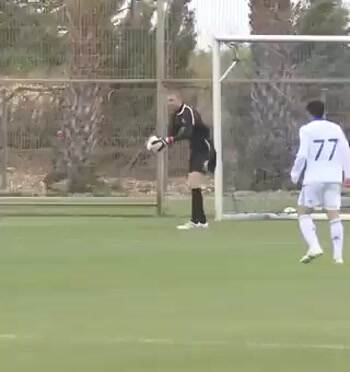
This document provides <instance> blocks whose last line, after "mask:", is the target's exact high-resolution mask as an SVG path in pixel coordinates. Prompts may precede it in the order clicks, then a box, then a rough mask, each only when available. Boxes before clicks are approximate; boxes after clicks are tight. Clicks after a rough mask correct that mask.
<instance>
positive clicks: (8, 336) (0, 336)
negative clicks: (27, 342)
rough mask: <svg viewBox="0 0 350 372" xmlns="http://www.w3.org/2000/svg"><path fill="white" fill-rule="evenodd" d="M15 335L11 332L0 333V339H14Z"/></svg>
mask: <svg viewBox="0 0 350 372" xmlns="http://www.w3.org/2000/svg"><path fill="white" fill-rule="evenodd" d="M16 338H17V335H15V334H13V333H5V334H0V340H15V339H16Z"/></svg>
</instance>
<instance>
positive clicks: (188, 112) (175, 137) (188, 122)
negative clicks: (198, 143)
mask: <svg viewBox="0 0 350 372" xmlns="http://www.w3.org/2000/svg"><path fill="white" fill-rule="evenodd" d="M194 125H195V119H194V114H193V111H192V109H191V108H190V107H188V106H186V107H185V109H184V112H183V113H182V115H181V126H180V128H179V129H178V130H177V131H176V133H175V130H174V125H173V122H171V123H170V125H169V128H168V134H169V136H168V137H166V138H159V140H158V141H159V142H161V143H162V145H163V146H161V147H160V149H159V150H158V151H162V150H163V149H164V148H165V147H167V146H168V145H172V144H173V143H175V142H179V141H183V140H186V139H190V138H191V136H192V132H193V128H194Z"/></svg>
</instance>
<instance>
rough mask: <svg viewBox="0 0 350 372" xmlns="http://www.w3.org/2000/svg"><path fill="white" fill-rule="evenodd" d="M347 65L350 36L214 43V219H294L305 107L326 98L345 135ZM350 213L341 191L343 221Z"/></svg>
mask: <svg viewBox="0 0 350 372" xmlns="http://www.w3.org/2000/svg"><path fill="white" fill-rule="evenodd" d="M349 64H350V37H348V36H304V35H288V36H287V35H283V36H278V35H268V36H265V35H250V36H246V37H245V36H218V37H216V38H215V42H214V48H213V117H214V137H215V143H216V149H217V155H218V164H217V171H216V175H215V186H216V187H215V189H216V191H215V193H216V194H215V211H216V219H217V220H221V219H228V218H238V219H241V218H295V217H296V215H295V213H294V209H295V208H296V200H297V195H298V189H297V188H296V187H295V186H294V185H292V184H291V182H290V177H289V172H290V168H291V166H292V163H293V160H294V156H295V154H296V151H297V147H298V131H299V127H300V125H302V124H304V123H306V122H307V121H308V117H307V115H306V112H305V106H306V104H307V102H308V101H309V100H312V99H321V100H323V101H324V102H325V104H326V111H327V118H328V119H329V120H332V121H336V122H338V123H339V124H341V125H342V127H343V129H344V131H345V132H346V134H347V135H348V134H350V133H349V132H350V70H349V68H348V66H349ZM348 207H350V199H349V201H348V200H347V196H346V194H345V191H344V195H343V208H344V211H343V212H344V214H345V215H346V213H347V211H348ZM319 217H321V218H322V217H323V215H322V214H319ZM345 217H346V216H345Z"/></svg>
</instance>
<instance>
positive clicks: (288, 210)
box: [283, 207, 297, 214]
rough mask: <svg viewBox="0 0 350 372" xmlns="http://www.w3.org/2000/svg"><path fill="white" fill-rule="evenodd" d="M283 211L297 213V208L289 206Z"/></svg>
mask: <svg viewBox="0 0 350 372" xmlns="http://www.w3.org/2000/svg"><path fill="white" fill-rule="evenodd" d="M283 212H284V213H286V214H293V213H296V212H297V210H296V209H295V208H293V207H287V208H284V210H283Z"/></svg>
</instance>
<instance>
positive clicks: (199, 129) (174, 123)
mask: <svg viewBox="0 0 350 372" xmlns="http://www.w3.org/2000/svg"><path fill="white" fill-rule="evenodd" d="M168 107H169V110H170V112H171V119H170V124H169V129H168V135H169V136H168V137H167V138H161V139H159V141H161V142H162V146H161V147H160V150H159V151H161V150H162V149H164V148H165V147H167V146H170V145H172V144H174V143H176V142H179V141H183V140H188V141H189V143H190V159H189V160H190V161H189V174H188V184H189V187H190V188H191V193H192V217H191V220H190V221H189V222H187V223H185V224H183V225H179V226H177V228H178V229H179V230H190V229H193V228H207V227H208V222H207V218H206V215H205V212H204V206H203V195H202V188H201V187H202V184H203V181H204V179H203V178H204V175H205V173H206V172H208V171H209V172H214V169H215V162H216V154H215V150H214V147H213V145H212V142H211V141H210V130H209V128H208V127H207V126H206V125H205V124H204V123H203V120H202V118H201V116H200V114H199V112H198V111H196V110H195V109H193V108H192V107H191V106H189V105H187V104H185V103H184V102H183V99H182V96H181V94H180V93H179V92H172V93H170V94H169V95H168Z"/></svg>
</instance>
